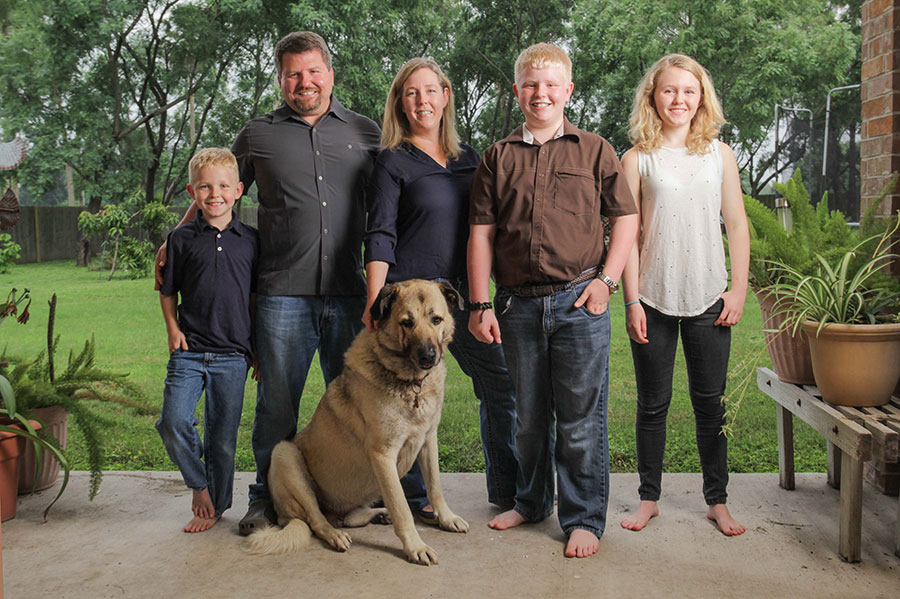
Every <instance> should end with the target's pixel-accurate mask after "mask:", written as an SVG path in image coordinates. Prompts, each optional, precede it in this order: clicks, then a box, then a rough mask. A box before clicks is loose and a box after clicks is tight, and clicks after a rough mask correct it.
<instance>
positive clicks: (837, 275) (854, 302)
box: [769, 211, 900, 334]
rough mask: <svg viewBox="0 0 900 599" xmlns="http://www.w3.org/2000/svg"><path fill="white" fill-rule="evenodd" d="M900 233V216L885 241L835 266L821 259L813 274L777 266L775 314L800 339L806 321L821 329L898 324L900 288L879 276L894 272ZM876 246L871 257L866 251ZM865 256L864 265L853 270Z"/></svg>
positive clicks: (856, 248)
mask: <svg viewBox="0 0 900 599" xmlns="http://www.w3.org/2000/svg"><path fill="white" fill-rule="evenodd" d="M898 228H900V211H898V214H897V219H896V221H895V223H894V224H893V226H892V227H891V228H890V229H889V230H886V231H885V232H884V233H883V234H882V235H881V236H876V237H872V238H869V239H865V240H863V241H862V242H860V243H858V244H857V245H855V246H854V247H852V248H851V249H849V250H847V251H846V252H844V253H843V254H840V255H839V256H837V258H836V259H834V260H829V259H827V258H826V257H825V256H823V255H822V254H820V253H816V255H815V257H816V261H817V262H818V267H817V269H816V272H815V273H814V274H806V273H805V272H803V271H801V270H799V269H797V268H795V267H794V266H792V265H790V264H785V263H777V264H776V265H775V266H776V267H777V268H778V270H779V271H780V276H779V278H778V280H777V281H776V282H775V284H773V285H772V286H771V287H770V288H769V290H770V291H771V292H772V293H774V294H775V296H776V298H778V299H777V301H776V303H775V309H776V311H781V312H784V313H785V315H786V318H787V321H786V326H789V327H791V329H792V331H791V332H792V334H795V333H796V332H797V330H798V329H799V327H800V323H802V322H803V321H804V320H812V321H815V322H818V323H819V330H821V329H822V328H823V327H824V326H825V325H827V324H828V323H835V324H876V323H878V322H882V321H886V320H888V319H893V318H894V316H895V315H896V314H897V313H898V312H900V291H898V289H897V285H890V286H884V285H879V284H878V282H877V279H875V277H876V275H878V274H879V273H880V272H881V271H883V270H885V269H887V268H889V267H890V265H891V262H892V260H894V259H897V258H900V255H897V254H893V253H891V251H890V250H891V248H892V247H893V245H894V243H895V242H892V241H891V237H892V235H893V234H894V233H896V232H897V230H898ZM872 242H875V243H876V244H877V245H876V247H875V250H874V251H873V252H872V253H871V254H864V253H863V251H862V250H863V248H864V247H865V246H866V245H869V244H871V243H872ZM860 255H862V256H863V258H862V260H863V261H862V263H859V264H858V265H854V262H857V258H858V257H859V256H860Z"/></svg>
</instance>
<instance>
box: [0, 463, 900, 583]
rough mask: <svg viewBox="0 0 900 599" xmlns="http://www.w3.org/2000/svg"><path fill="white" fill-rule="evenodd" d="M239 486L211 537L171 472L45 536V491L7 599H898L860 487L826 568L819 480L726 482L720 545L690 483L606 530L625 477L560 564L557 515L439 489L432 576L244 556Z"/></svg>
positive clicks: (325, 555) (123, 488)
mask: <svg viewBox="0 0 900 599" xmlns="http://www.w3.org/2000/svg"><path fill="white" fill-rule="evenodd" d="M252 477H253V475H252V474H250V473H240V474H238V476H237V479H236V481H235V498H234V508H232V510H230V511H229V512H227V513H226V514H225V517H224V518H223V519H222V520H221V521H220V522H219V524H218V525H216V526H215V528H213V529H212V530H210V531H208V532H205V533H200V534H185V533H182V532H181V526H183V525H184V523H185V522H186V521H187V520H188V519H189V516H190V512H189V509H190V507H189V504H190V493H189V492H187V491H186V489H185V488H184V486H183V484H182V482H181V479H180V476H179V475H178V474H177V473H175V472H108V473H106V474H105V476H104V478H103V484H102V486H101V487H100V494H99V495H98V496H97V498H96V499H95V500H94V501H93V502H88V500H87V482H88V477H87V473H84V472H78V473H74V474H73V478H72V481H71V483H70V488H69V489H67V490H66V493H65V494H64V496H63V498H62V499H61V500H60V501H59V503H58V504H57V505H56V506H55V507H54V508H53V511H52V512H51V513H50V517H49V519H48V520H47V521H46V522H44V521H43V520H42V518H41V511H42V510H43V508H44V507H45V506H46V505H47V503H48V502H49V501H50V499H52V495H51V494H50V492H51V491H52V490H51V491H44V492H43V493H40V494H37V495H33V496H27V497H20V499H19V508H18V515H17V517H16V518H15V519H13V520H9V521H7V522H4V523H3V528H2V542H3V566H4V582H5V591H6V597H7V598H8V599H18V598H31V597H40V598H82V597H83V598H91V599H99V598H105V597H127V598H134V599H138V598H142V597H153V598H160V597H198V598H200V597H216V598H219V597H239V598H240V597H253V598H260V599H262V598H266V597H317V598H318V597H365V598H367V599H368V598H372V599H376V598H381V597H391V598H393V597H439V598H443V597H448V598H449V597H452V598H456V597H491V598H507V597H510V598H512V597H516V598H519V597H521V598H527V597H552V598H556V597H575V596H590V597H616V598H622V597H662V596H665V597H714V596H715V597H723V596H724V597H729V596H730V597H779V598H783V597H798V598H799V597H813V596H815V597H866V598H876V597H886V598H887V597H889V598H891V599H896V598H897V597H898V596H900V558H898V557H896V556H895V555H894V554H893V550H894V549H893V542H894V541H893V535H894V531H895V526H896V520H897V501H898V500H897V498H896V497H887V496H885V495H882V494H880V493H878V492H877V491H875V490H874V489H873V488H872V487H871V486H869V485H865V490H864V493H865V498H864V501H863V524H862V525H863V551H862V562H861V563H859V564H848V563H845V562H842V561H841V559H840V558H839V557H838V555H837V542H838V509H839V502H838V500H839V496H838V492H837V491H835V490H833V489H831V488H829V487H828V486H826V484H825V475H824V474H798V475H797V489H796V490H795V491H784V490H782V489H781V488H779V486H778V475H777V474H738V475H733V476H732V478H731V483H730V485H729V494H730V497H729V505H730V507H731V510H732V513H733V514H734V515H735V516H736V517H738V519H739V520H741V521H742V522H743V523H744V524H745V525H746V526H747V533H746V534H744V535H742V536H741V537H737V538H726V537H725V536H723V535H722V534H720V533H719V532H718V531H717V530H716V529H715V527H714V526H713V524H712V523H710V522H709V521H707V519H706V518H705V517H704V515H705V508H704V505H703V500H702V495H701V493H700V484H701V480H700V475H699V474H668V475H666V476H665V478H664V480H663V489H664V495H663V498H662V502H661V504H660V505H661V508H662V511H663V513H662V515H661V517H660V518H657V519H655V520H654V521H652V522H651V524H650V525H649V526H648V527H647V528H646V529H645V530H644V531H642V532H639V533H635V532H630V531H626V530H624V529H622V528H620V527H619V520H620V519H621V518H622V517H623V516H624V515H625V514H626V513H627V512H628V511H629V509H630V508H632V507H633V506H634V505H635V503H636V488H637V475H635V474H614V475H612V483H611V486H612V488H611V496H610V504H609V514H608V518H609V526H608V529H607V531H606V534H605V535H604V537H603V539H602V541H601V543H600V552H599V553H598V554H597V555H595V556H593V557H590V558H586V559H567V558H565V557H564V556H563V555H562V552H563V548H564V546H563V542H564V538H563V535H562V533H561V531H560V530H559V527H558V525H557V521H556V518H555V516H554V517H552V518H550V519H548V520H547V521H545V522H542V523H540V524H534V525H527V526H523V527H520V528H517V529H513V530H509V531H504V532H495V531H493V530H491V529H489V528H488V527H487V526H486V523H487V521H488V520H489V519H490V518H491V517H492V516H493V515H494V514H495V513H496V511H495V510H494V508H492V507H491V506H490V505H488V504H487V503H486V496H485V491H484V478H483V475H481V474H444V475H442V480H443V484H444V493H445V495H446V497H447V500H448V503H450V505H451V507H452V508H453V509H454V510H455V511H456V512H457V513H459V514H460V515H462V516H463V517H464V518H466V519H467V520H468V522H469V525H470V530H469V533H468V534H465V535H461V534H452V533H448V532H443V531H440V530H438V529H436V528H432V527H430V526H425V525H418V528H419V530H420V534H421V535H422V538H423V540H424V541H425V542H426V543H428V544H429V545H431V546H432V547H433V548H434V549H435V551H436V552H437V555H438V559H439V560H440V564H439V565H437V566H432V567H428V568H426V567H422V566H416V565H413V564H410V563H408V562H407V561H406V560H405V559H404V557H403V554H402V551H401V549H400V542H399V540H398V539H397V538H396V537H395V536H394V533H393V529H392V528H391V527H386V526H377V525H370V526H367V527H365V528H360V529H356V530H353V531H351V534H352V536H353V540H354V543H353V546H352V547H351V548H350V551H348V552H347V553H337V552H335V551H332V550H331V549H328V548H326V547H325V546H324V545H322V544H321V543H320V542H318V541H317V540H313V542H312V543H311V544H310V546H309V547H308V548H307V550H306V551H302V552H297V553H292V554H288V555H282V556H268V557H253V556H248V555H246V554H244V553H243V552H242V551H241V550H240V548H239V541H240V537H238V536H237V534H236V530H237V520H238V519H239V518H240V516H241V515H242V514H243V512H244V509H245V507H246V499H247V498H246V492H247V484H248V483H249V482H250V481H251V480H252Z"/></svg>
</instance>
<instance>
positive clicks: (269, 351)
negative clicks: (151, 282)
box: [186, 31, 381, 535]
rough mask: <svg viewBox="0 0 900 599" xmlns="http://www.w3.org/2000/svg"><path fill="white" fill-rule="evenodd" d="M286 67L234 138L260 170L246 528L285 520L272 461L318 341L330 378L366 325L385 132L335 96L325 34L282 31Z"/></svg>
mask: <svg viewBox="0 0 900 599" xmlns="http://www.w3.org/2000/svg"><path fill="white" fill-rule="evenodd" d="M275 67H276V70H277V73H278V77H277V81H278V86H279V87H280V88H281V94H282V96H283V98H284V103H283V104H282V105H281V106H280V107H279V108H278V109H276V110H275V111H273V112H270V113H269V114H266V115H264V116H261V117H257V118H255V119H252V120H250V121H248V122H247V124H246V125H245V126H244V128H243V130H241V132H240V133H239V134H238V136H237V138H236V139H235V141H234V145H233V146H232V148H231V150H232V152H233V153H234V155H235V156H236V157H237V160H238V166H239V169H240V178H241V183H243V185H244V188H245V189H249V188H250V186H251V185H252V184H253V182H254V181H255V182H256V185H257V188H258V192H259V194H258V198H259V210H258V228H259V232H260V255H259V279H258V282H257V302H256V319H255V339H254V340H255V346H256V347H255V349H256V358H257V361H258V364H259V369H258V374H259V386H258V388H257V403H256V417H255V420H254V423H253V439H252V441H253V454H254V457H255V459H256V483H255V484H252V485H250V507H249V509H248V511H247V514H246V515H245V516H244V518H243V519H242V520H241V522H240V525H239V531H240V533H241V534H242V535H248V534H250V533H252V532H253V531H254V530H255V529H256V528H257V527H260V526H264V525H265V524H266V523H267V522H268V521H272V520H274V513H273V511H272V508H271V499H270V497H269V491H268V488H267V484H266V479H267V476H268V471H269V460H270V457H271V453H272V449H273V448H274V447H275V445H276V444H277V443H278V442H279V441H282V440H285V439H290V438H291V437H293V436H294V434H296V432H297V413H298V410H299V407H300V397H301V396H302V394H303V387H304V385H305V384H306V376H307V374H308V372H309V366H310V364H311V362H312V358H313V355H314V354H315V353H316V351H317V350H318V352H319V361H320V364H321V366H322V374H323V376H324V379H325V383H326V384H328V383H329V382H331V380H332V379H334V378H335V377H337V375H338V374H340V372H341V369H342V367H343V355H344V352H345V351H346V350H347V348H348V347H349V346H350V342H351V341H352V340H353V337H354V336H355V335H356V333H358V332H359V329H361V328H362V323H361V321H360V316H361V315H362V311H363V308H364V307H365V299H366V298H365V293H366V287H365V279H364V276H363V270H362V260H361V256H360V249H361V246H362V238H363V234H364V232H365V216H366V213H365V189H366V180H367V178H368V176H369V173H370V172H371V169H372V163H373V159H374V156H375V153H376V152H377V150H378V144H379V141H380V135H381V134H380V130H379V128H378V126H377V125H376V124H375V123H374V122H373V121H371V120H370V119H368V118H366V117H364V116H361V115H359V114H357V113H355V112H352V111H350V110H347V109H346V108H344V107H343V106H342V105H341V104H340V102H338V100H337V98H335V97H334V96H333V95H332V88H333V86H334V70H333V69H332V64H331V53H330V52H329V50H328V46H327V45H326V44H325V40H323V39H322V38H321V37H320V36H319V35H317V34H315V33H311V32H308V31H300V32H294V33H291V34H289V35H287V36H285V37H284V38H282V39H281V41H279V42H278V44H277V45H276V47H275ZM194 210H195V208H194V207H193V206H192V208H191V210H190V211H189V213H188V216H186V218H191V217H192V216H193V214H192V211H194Z"/></svg>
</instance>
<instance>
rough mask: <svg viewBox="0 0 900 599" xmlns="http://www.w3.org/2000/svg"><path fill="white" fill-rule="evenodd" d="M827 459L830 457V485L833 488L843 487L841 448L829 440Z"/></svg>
mask: <svg viewBox="0 0 900 599" xmlns="http://www.w3.org/2000/svg"><path fill="white" fill-rule="evenodd" d="M826 452H827V456H828V457H827V459H828V486H830V487H831V488H832V489H840V488H841V450H840V448H839V447H838V446H837V445H835V444H834V443H832V442H831V441H828V449H827V450H826Z"/></svg>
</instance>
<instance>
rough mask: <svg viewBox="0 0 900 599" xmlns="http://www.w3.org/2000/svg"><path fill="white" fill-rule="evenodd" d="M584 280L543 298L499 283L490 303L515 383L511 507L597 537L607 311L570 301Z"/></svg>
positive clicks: (602, 508) (601, 519) (603, 481)
mask: <svg viewBox="0 0 900 599" xmlns="http://www.w3.org/2000/svg"><path fill="white" fill-rule="evenodd" d="M588 283H589V282H584V283H579V284H577V285H570V286H568V287H567V288H566V289H564V290H563V291H558V292H556V293H554V294H552V295H548V296H544V297H519V296H514V295H512V294H511V293H510V292H509V290H507V289H504V288H500V289H499V290H498V291H497V295H496V297H495V298H494V305H495V306H496V311H497V314H498V318H499V321H500V332H501V334H502V335H503V347H504V351H505V355H506V362H507V364H508V366H509V372H510V375H511V376H512V380H513V386H514V387H515V389H516V413H517V416H518V419H517V430H516V451H517V453H518V456H519V476H518V481H517V485H516V506H515V510H516V511H517V512H518V513H519V514H521V515H522V516H523V517H524V518H525V519H526V520H529V521H538V520H542V519H544V518H546V517H547V516H549V515H550V514H551V513H552V512H553V466H554V463H555V465H556V487H557V491H558V494H559V505H558V515H559V524H560V526H561V527H562V529H563V532H565V533H566V534H567V535H568V534H570V533H571V532H572V531H573V530H574V529H577V528H580V529H584V530H587V531H590V532H593V533H594V534H596V535H597V537H600V536H601V535H602V534H603V531H604V529H605V527H606V508H607V504H608V502H609V439H608V435H607V394H608V390H609V336H610V324H609V311H608V310H607V311H606V312H604V313H603V314H592V313H590V312H588V311H587V309H586V308H585V307H584V306H582V307H580V308H575V307H574V305H573V304H574V303H575V300H576V299H578V296H579V295H580V294H581V292H582V291H583V290H584V288H585V287H586V286H587V285H588Z"/></svg>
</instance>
